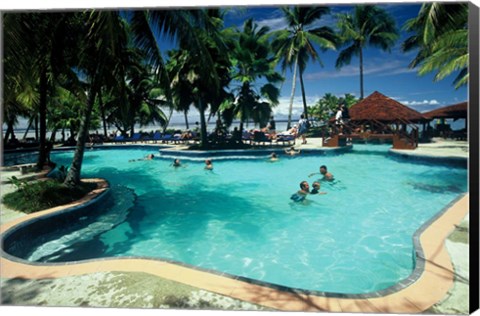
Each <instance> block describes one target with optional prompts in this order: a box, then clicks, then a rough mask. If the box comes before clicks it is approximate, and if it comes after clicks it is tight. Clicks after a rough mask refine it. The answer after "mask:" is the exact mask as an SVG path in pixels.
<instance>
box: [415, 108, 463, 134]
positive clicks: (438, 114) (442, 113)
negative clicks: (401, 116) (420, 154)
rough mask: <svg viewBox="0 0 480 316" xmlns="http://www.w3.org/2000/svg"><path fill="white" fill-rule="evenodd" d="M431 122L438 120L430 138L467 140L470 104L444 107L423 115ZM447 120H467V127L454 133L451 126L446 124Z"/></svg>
mask: <svg viewBox="0 0 480 316" xmlns="http://www.w3.org/2000/svg"><path fill="white" fill-rule="evenodd" d="M423 116H425V117H426V118H427V119H429V120H437V123H436V125H435V130H434V133H433V135H429V136H443V137H451V138H454V139H460V140H466V139H467V130H468V126H467V123H468V103H467V101H464V102H461V103H457V104H453V105H448V106H444V107H442V108H439V109H435V110H432V111H429V112H426V113H423ZM446 119H453V120H454V121H456V120H459V119H464V120H465V127H464V128H463V129H461V130H458V131H452V130H451V128H450V125H449V124H446V122H445V120H446Z"/></svg>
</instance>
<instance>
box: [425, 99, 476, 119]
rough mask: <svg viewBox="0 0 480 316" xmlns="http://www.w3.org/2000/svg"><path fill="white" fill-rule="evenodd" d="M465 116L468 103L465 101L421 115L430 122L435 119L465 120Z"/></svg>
mask: <svg viewBox="0 0 480 316" xmlns="http://www.w3.org/2000/svg"><path fill="white" fill-rule="evenodd" d="M467 114H468V103H467V101H465V102H461V103H457V104H453V105H449V106H445V107H442V108H439V109H435V110H432V111H429V112H426V113H423V116H425V117H426V118H428V119H430V120H433V119H437V118H452V119H462V118H463V119H466V118H467Z"/></svg>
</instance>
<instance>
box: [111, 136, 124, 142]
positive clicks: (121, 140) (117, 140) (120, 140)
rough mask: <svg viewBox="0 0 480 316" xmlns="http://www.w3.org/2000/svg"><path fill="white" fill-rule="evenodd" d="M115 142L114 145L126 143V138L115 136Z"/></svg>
mask: <svg viewBox="0 0 480 316" xmlns="http://www.w3.org/2000/svg"><path fill="white" fill-rule="evenodd" d="M113 142H114V143H125V136H123V135H119V136H115V138H114V139H113Z"/></svg>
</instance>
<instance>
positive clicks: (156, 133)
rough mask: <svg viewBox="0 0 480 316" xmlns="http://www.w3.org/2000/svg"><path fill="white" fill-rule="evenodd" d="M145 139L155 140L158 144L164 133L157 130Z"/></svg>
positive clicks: (148, 140)
mask: <svg viewBox="0 0 480 316" xmlns="http://www.w3.org/2000/svg"><path fill="white" fill-rule="evenodd" d="M143 140H144V141H147V142H150V141H153V142H154V143H155V144H156V143H157V142H158V141H159V140H162V133H160V132H155V133H154V134H153V135H152V136H147V137H145V138H144V139H143Z"/></svg>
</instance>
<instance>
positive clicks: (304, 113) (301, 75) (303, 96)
mask: <svg viewBox="0 0 480 316" xmlns="http://www.w3.org/2000/svg"><path fill="white" fill-rule="evenodd" d="M300 88H301V90H302V100H303V115H305V119H306V120H307V121H308V109H307V99H306V97H305V86H304V85H303V74H302V72H301V71H300Z"/></svg>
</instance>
